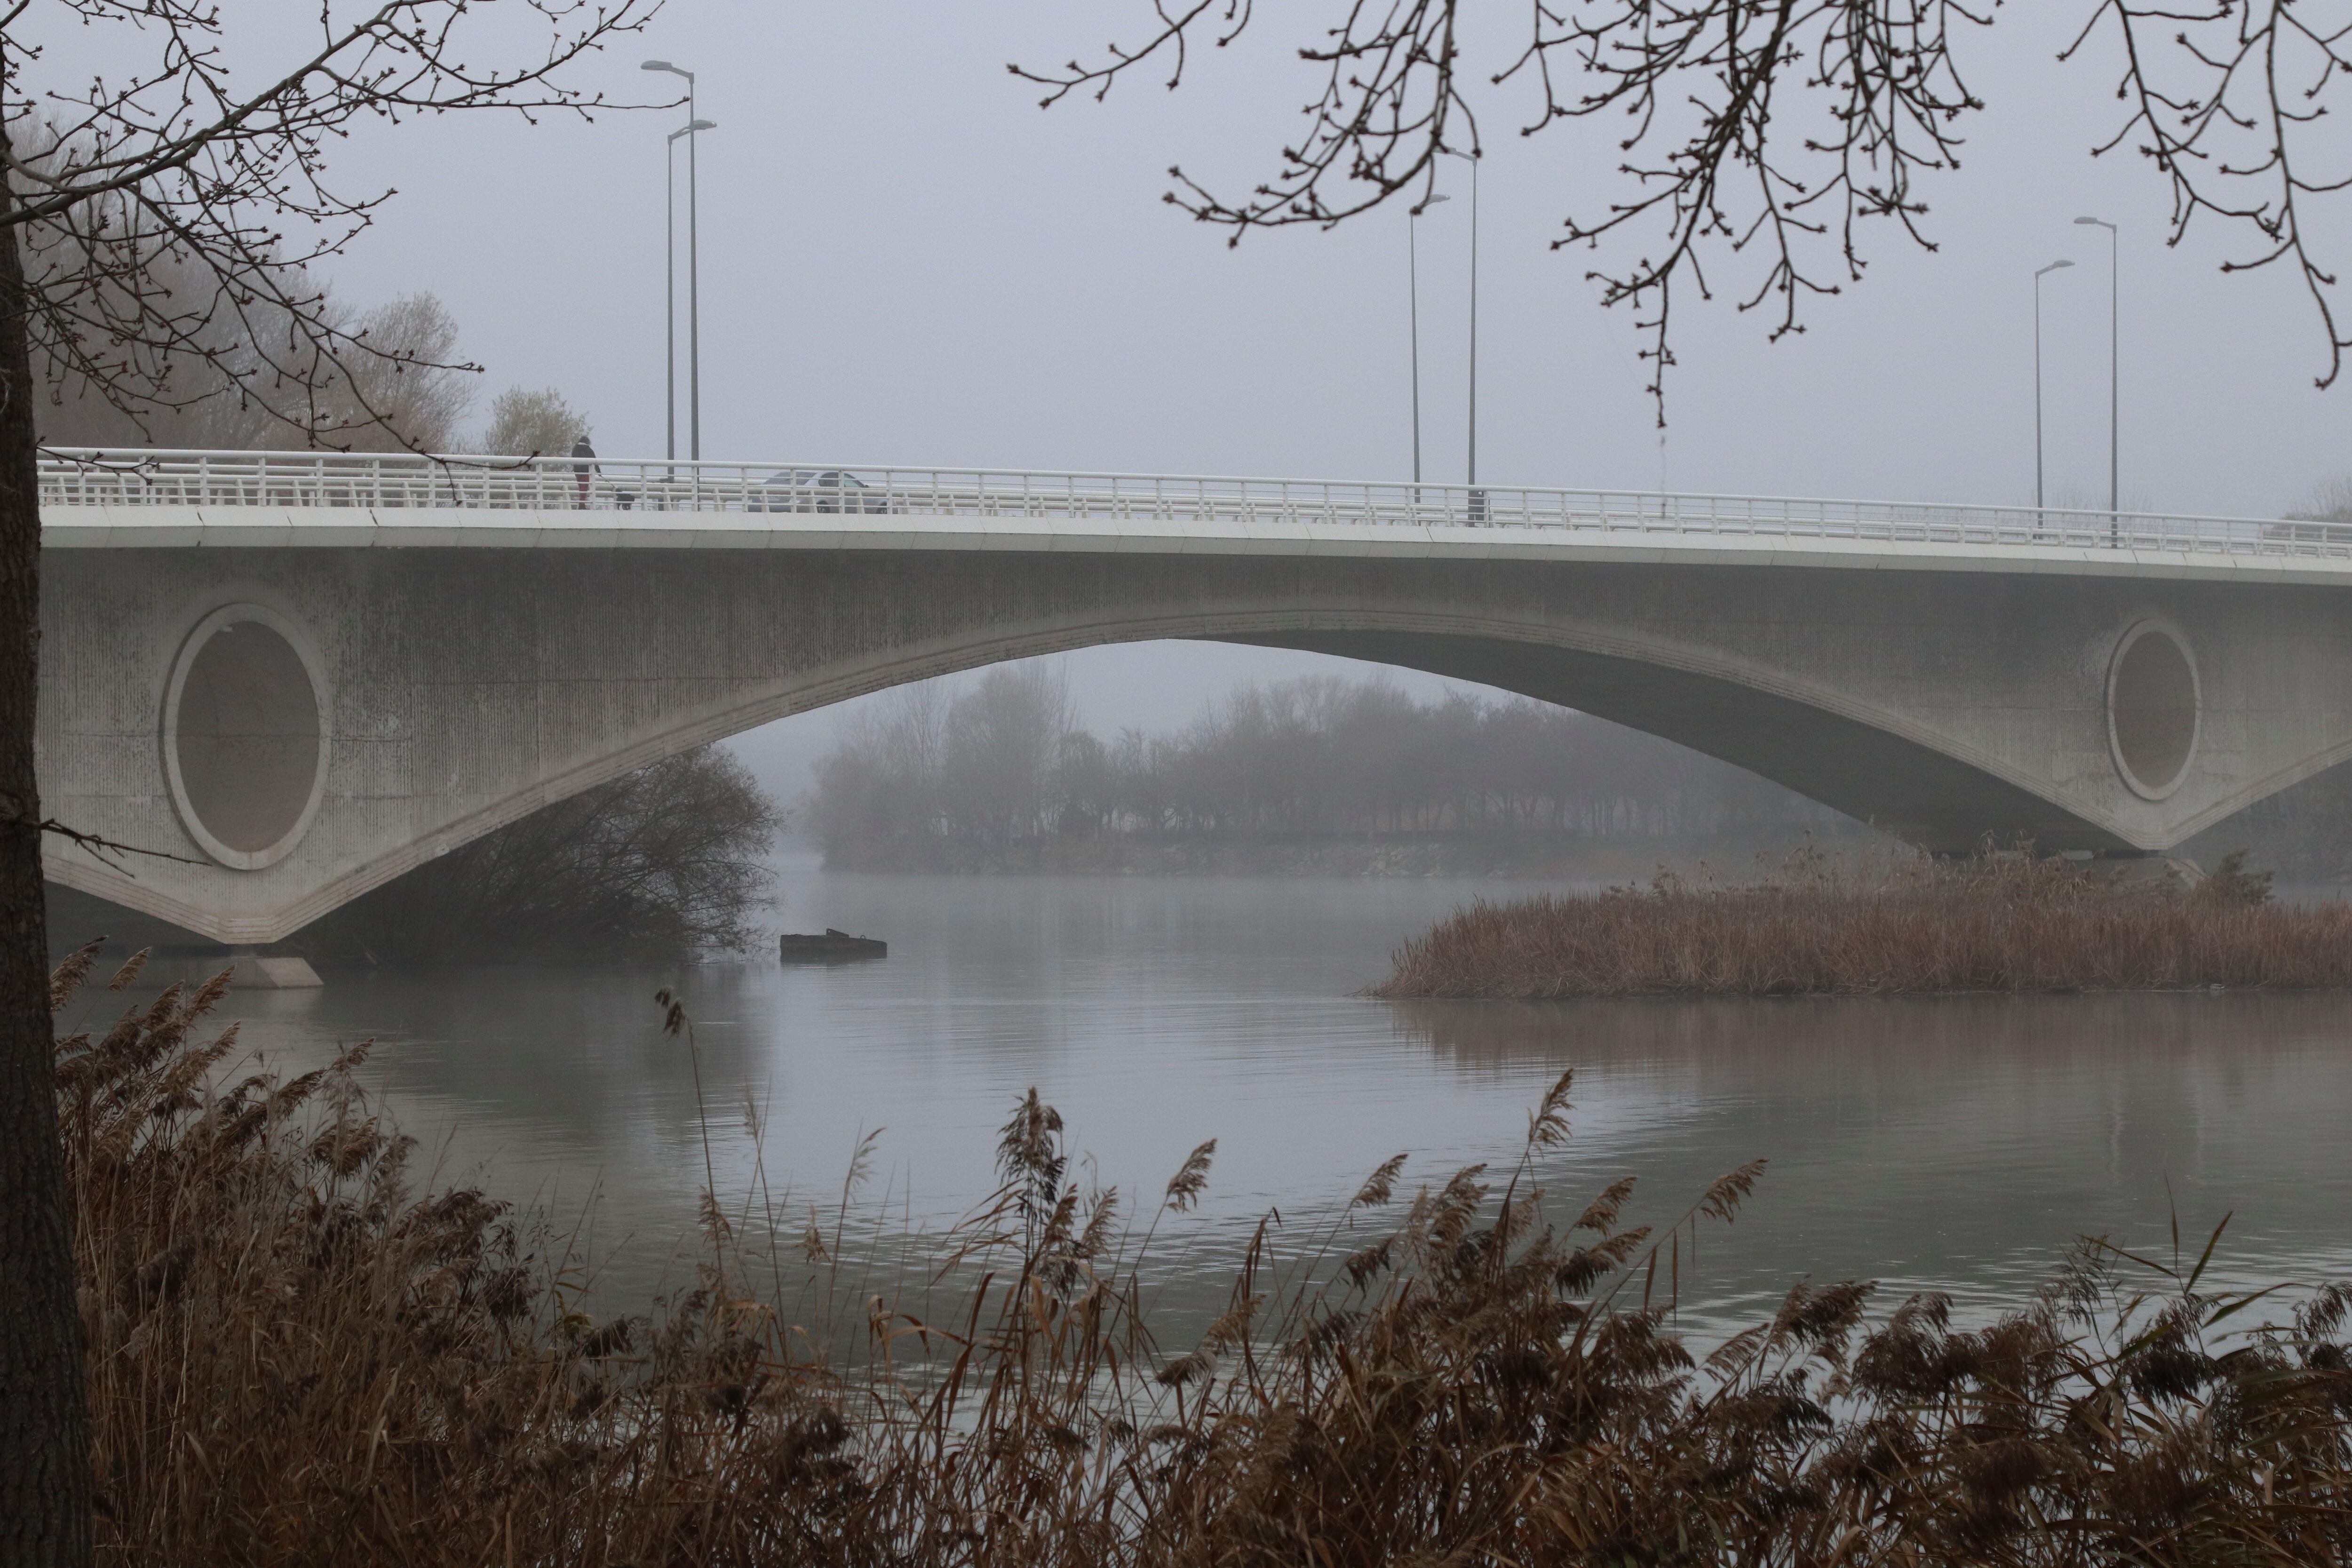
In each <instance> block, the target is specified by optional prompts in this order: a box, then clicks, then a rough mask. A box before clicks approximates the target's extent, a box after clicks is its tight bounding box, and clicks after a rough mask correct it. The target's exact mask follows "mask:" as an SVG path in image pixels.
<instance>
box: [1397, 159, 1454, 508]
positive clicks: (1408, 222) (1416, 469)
mask: <svg viewBox="0 0 2352 1568" xmlns="http://www.w3.org/2000/svg"><path fill="white" fill-rule="evenodd" d="M1453 199H1454V198H1453V197H1452V196H1444V195H1435V196H1431V197H1429V198H1428V199H1426V200H1425V201H1423V202H1422V203H1421V204H1420V205H1418V206H1415V207H1412V208H1411V209H1409V210H1408V211H1407V212H1406V214H1405V225H1404V254H1405V279H1406V289H1407V298H1408V299H1409V300H1410V301H1411V303H1410V305H1409V306H1408V308H1407V314H1408V316H1409V317H1410V319H1411V321H1412V482H1413V483H1414V484H1415V485H1416V486H1417V485H1419V484H1420V483H1421V215H1422V213H1423V211H1424V210H1426V209H1427V208H1430V207H1433V206H1435V205H1437V204H1438V203H1440V202H1450V201H1452V200H1453ZM1412 500H1413V504H1414V505H1415V506H1418V505H1420V504H1421V491H1420V490H1419V489H1415V490H1414V491H1413V492H1412Z"/></svg>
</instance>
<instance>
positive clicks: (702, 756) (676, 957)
mask: <svg viewBox="0 0 2352 1568" xmlns="http://www.w3.org/2000/svg"><path fill="white" fill-rule="evenodd" d="M778 823H779V817H778V815H777V811H776V806H775V803H774V802H772V801H771V800H770V799H769V798H768V796H767V795H766V794H765V793H764V792H762V791H761V788H760V785H759V783H758V781H757V780H755V779H754V778H752V776H751V770H750V769H748V768H746V767H745V766H744V765H743V764H742V763H740V762H738V761H737V760H736V759H735V758H734V757H733V756H731V755H730V754H729V753H727V752H722V751H719V749H717V748H716V747H711V746H704V747H701V748H698V750H695V751H691V752H680V753H679V754H678V755H677V756H674V757H666V758H664V759H663V760H662V761H660V762H658V763H653V764H652V765H651V766H649V767H644V768H639V769H638V770H637V771H636V772H635V773H629V774H626V775H625V776H624V777H621V778H617V779H614V781H613V782H612V783H610V784H599V785H598V786H596V787H595V788H594V789H591V790H583V792H582V793H580V794H579V795H572V796H571V797H570V798H569V799H566V800H560V801H557V802H556V803H554V804H553V805H545V806H541V808H540V809H539V810H537V811H535V812H533V813H531V814H530V816H526V817H524V818H523V819H522V820H521V821H520V822H514V823H509V825H508V826H504V827H501V828H499V830H498V831H496V832H495V833H490V834H487V835H485V836H484V837H480V838H477V839H475V840H474V841H473V842H472V843H470V844H467V845H463V846H460V847H457V848H456V849H453V850H451V851H450V852H449V853H448V854H446V855H444V856H441V857H440V858H437V859H434V860H428V861H426V862H425V864H424V865H422V866H419V867H417V868H415V870H413V871H411V872H409V873H407V874H406V875H405V876H403V877H401V878H399V879H396V880H394V881H392V882H388V883H386V884H385V885H384V886H383V887H381V888H378V889H375V890H374V891H373V892H369V893H363V894H362V895H361V896H360V897H359V898H357V899H355V900H352V902H351V903H349V904H346V905H344V906H343V907H342V908H341V909H339V910H335V911H334V912H333V913H332V914H330V915H328V916H327V917H326V918H325V919H323V920H321V921H318V922H316V923H315V924H312V925H310V926H306V927H305V928H303V930H302V931H299V932H298V933H297V934H296V935H295V937H294V938H293V940H292V942H290V943H289V946H291V947H293V948H296V949H298V950H299V951H300V952H303V953H305V954H306V955H308V956H311V957H319V958H345V957H364V958H366V959H368V960H370V961H371V962H383V963H483V962H493V963H515V962H522V961H536V962H541V963H547V962H554V963H567V962H568V963H592V962H604V961H616V960H618V961H632V962H637V963H675V962H678V961H680V960H684V959H687V958H689V957H691V956H693V955H694V954H695V953H697V952H703V951H708V950H712V949H723V950H730V951H734V952H742V951H744V950H746V949H748V948H749V947H750V946H751V942H752V941H753V932H752V930H751V915H752V912H753V910H755V908H756V907H757V905H758V903H759V901H760V899H761V896H762V894H764V892H765V891H766V889H767V887H768V882H769V875H770V873H769V870H768V852H769V849H770V847H771V845H772V841H773V840H774V837H775V834H776V828H777V826H778Z"/></svg>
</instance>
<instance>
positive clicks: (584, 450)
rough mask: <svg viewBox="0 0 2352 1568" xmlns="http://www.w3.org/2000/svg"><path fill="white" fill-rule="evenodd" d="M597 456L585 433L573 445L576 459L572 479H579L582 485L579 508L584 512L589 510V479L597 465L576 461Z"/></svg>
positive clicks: (573, 454) (573, 455) (573, 464)
mask: <svg viewBox="0 0 2352 1568" xmlns="http://www.w3.org/2000/svg"><path fill="white" fill-rule="evenodd" d="M595 455H596V448H595V447H592V446H590V445H589V444H588V437H587V436H586V434H585V433H584V432H583V434H582V436H581V437H580V439H578V440H577V441H574V442H572V458H574V459H575V461H574V462H573V463H572V478H573V479H577V480H578V481H579V483H580V501H579V507H580V510H582V511H585V510H588V480H589V477H590V476H591V475H593V474H594V473H595V471H596V465H595V464H593V463H583V462H580V461H577V460H576V459H578V458H593V457H594V456H595Z"/></svg>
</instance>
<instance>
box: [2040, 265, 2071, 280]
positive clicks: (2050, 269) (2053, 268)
mask: <svg viewBox="0 0 2352 1568" xmlns="http://www.w3.org/2000/svg"><path fill="white" fill-rule="evenodd" d="M2072 266H2074V263H2073V262H2071V261H2053V262H2052V263H2051V264H2050V265H2049V266H2047V267H2045V268H2042V271H2041V272H2036V273H2035V274H2034V276H2035V277H2036V278H2039V277H2041V276H2042V272H2055V271H2057V270H2058V269H2059V268H2062V267H2072Z"/></svg>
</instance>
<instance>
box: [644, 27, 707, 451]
mask: <svg viewBox="0 0 2352 1568" xmlns="http://www.w3.org/2000/svg"><path fill="white" fill-rule="evenodd" d="M640 69H642V70H649V71H667V73H668V74H670V75H671V76H682V77H684V78H685V79H686V123H685V124H684V125H683V126H681V127H679V128H678V129H677V130H676V131H673V132H670V133H669V147H668V149H667V153H666V154H665V158H666V162H667V166H668V171H669V174H668V178H669V186H668V190H669V196H668V205H667V211H666V212H665V214H664V217H663V225H662V232H663V234H664V236H665V237H667V243H668V255H669V275H668V276H669V305H668V310H669V349H668V358H669V362H670V363H669V456H670V457H672V458H676V457H677V237H676V234H675V231H674V229H673V228H672V225H673V224H674V223H675V221H676V219H675V217H674V216H672V215H674V214H675V213H676V211H677V140H678V138H679V137H681V136H683V137H685V138H686V139H687V142H686V389H687V390H686V405H687V445H688V455H689V456H690V457H691V458H692V459H693V460H694V461H696V462H700V461H701V460H702V268H701V225H700V223H699V222H698V217H699V205H698V200H697V197H698V190H697V182H696V179H695V164H696V158H695V135H696V133H697V132H703V131H716V130H717V129H719V128H718V126H716V125H714V124H712V123H711V122H710V121H708V120H698V119H696V118H695V113H694V73H693V72H692V71H690V70H686V69H683V68H679V67H677V66H674V65H672V64H670V63H669V61H667V60H647V61H646V63H645V64H644V65H643V66H642V67H640Z"/></svg>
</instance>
